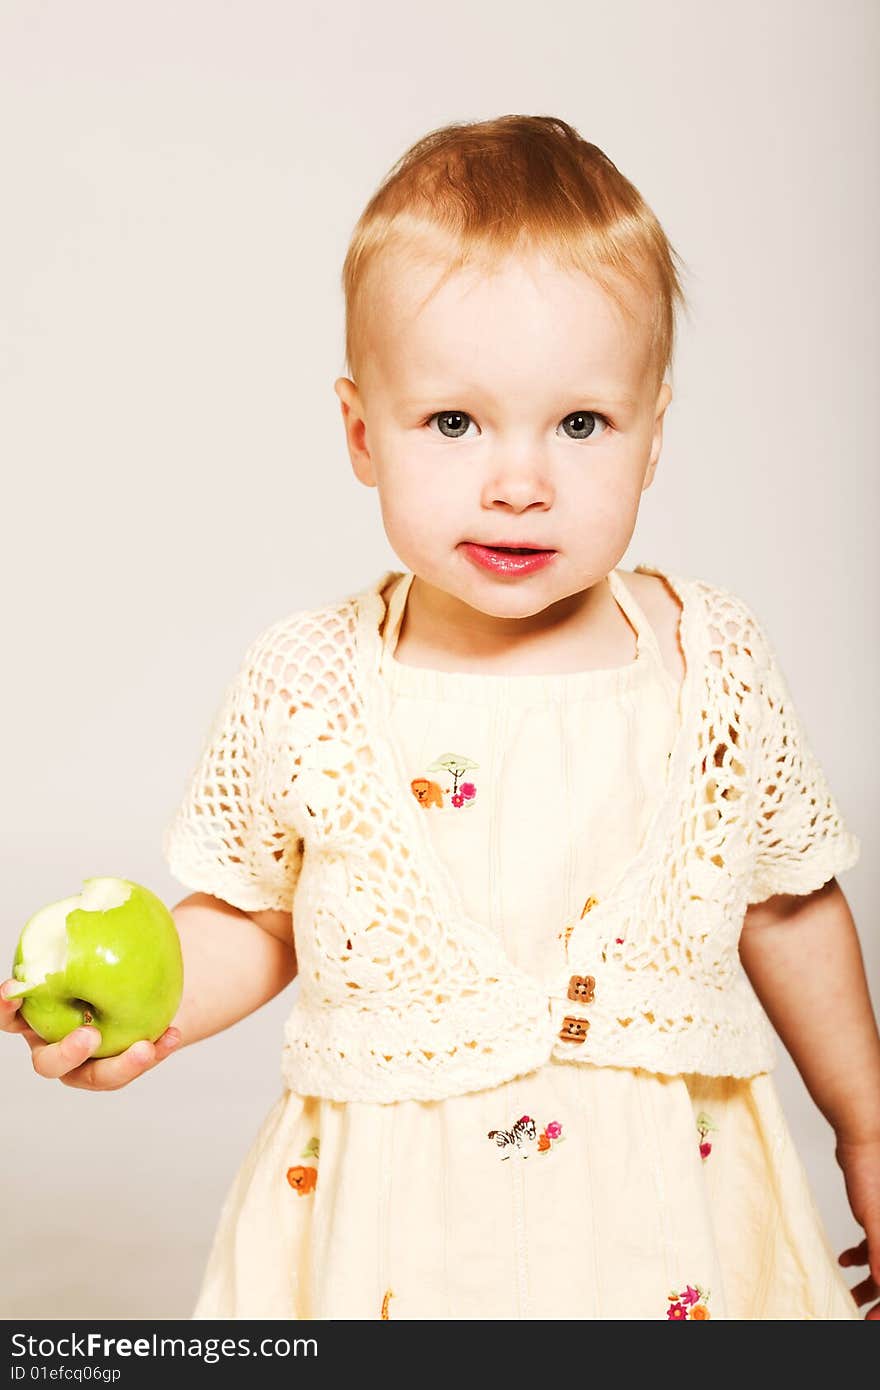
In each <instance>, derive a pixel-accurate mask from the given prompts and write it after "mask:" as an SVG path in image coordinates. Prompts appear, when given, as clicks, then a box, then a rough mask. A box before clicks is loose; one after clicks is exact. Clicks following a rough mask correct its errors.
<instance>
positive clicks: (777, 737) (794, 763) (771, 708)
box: [748, 625, 861, 903]
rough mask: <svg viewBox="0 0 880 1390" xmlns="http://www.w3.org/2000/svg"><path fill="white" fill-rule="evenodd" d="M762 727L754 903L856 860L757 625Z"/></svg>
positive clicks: (806, 886)
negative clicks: (759, 648)
mask: <svg viewBox="0 0 880 1390" xmlns="http://www.w3.org/2000/svg"><path fill="white" fill-rule="evenodd" d="M758 631H759V635H760V639H761V641H760V645H761V648H762V652H763V659H762V661H761V663H760V669H761V674H760V678H759V689H760V694H761V700H760V720H761V723H760V733H759V738H758V744H757V749H756V759H755V767H756V774H757V785H756V789H755V801H754V805H755V815H756V816H757V831H756V837H755V842H756V846H757V854H756V858H755V862H754V867H753V872H752V877H751V881H750V885H749V895H748V901H749V903H758V902H763V901H764V899H765V898H769V897H771V896H772V895H773V894H774V893H811V892H813V890H814V889H816V888H821V887H822V885H823V884H824V883H827V882H828V880H829V879H830V878H834V877H835V876H836V875H837V874H839V873H841V872H842V871H843V870H844V869H849V868H851V867H852V865H853V864H855V862H856V860H857V859H858V857H859V854H860V851H861V845H860V842H859V840H858V838H857V836H856V835H854V834H853V833H852V831H851V830H850V829H849V827H848V826H847V824H846V822H845V821H844V819H843V816H842V814H841V811H840V807H839V806H838V804H837V801H836V800H835V797H834V794H833V793H832V791H831V788H830V787H829V785H828V781H827V779H826V777H825V773H824V771H823V769H822V767H821V765H820V763H819V760H818V758H817V757H816V754H815V753H814V751H813V749H812V747H811V745H810V742H809V739H808V737H807V732H806V730H805V728H804V725H803V723H802V721H801V718H800V715H799V713H798V711H797V709H796V707H795V705H794V702H793V700H792V697H791V693H790V691H789V688H788V684H787V682H786V679H785V675H784V673H783V671H782V668H781V666H780V664H779V660H778V658H777V656H776V652H775V650H774V648H773V646H772V644H771V643H770V641H769V639H768V638H767V635H766V633H765V632H764V631H763V630H762V629H761V628H760V625H759V628H758Z"/></svg>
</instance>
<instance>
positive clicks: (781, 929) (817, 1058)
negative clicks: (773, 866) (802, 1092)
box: [739, 878, 880, 1142]
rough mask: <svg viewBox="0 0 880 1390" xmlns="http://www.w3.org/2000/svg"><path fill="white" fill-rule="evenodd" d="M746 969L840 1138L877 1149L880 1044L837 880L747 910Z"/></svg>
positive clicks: (742, 943)
mask: <svg viewBox="0 0 880 1390" xmlns="http://www.w3.org/2000/svg"><path fill="white" fill-rule="evenodd" d="M739 954H740V960H741V961H742V964H743V968H744V970H745V972H746V974H747V975H748V977H749V979H750V981H751V983H752V987H753V988H754V990H755V993H756V994H757V995H758V998H759V999H760V1001H761V1003H762V1005H763V1006H764V1009H765V1010H766V1013H767V1015H768V1017H769V1019H770V1022H771V1023H772V1024H773V1027H774V1028H775V1029H776V1031H777V1033H778V1034H779V1036H780V1038H781V1039H782V1041H783V1043H784V1044H785V1047H786V1048H787V1050H788V1052H789V1053H790V1054H791V1057H792V1060H793V1061H794V1064H795V1066H796V1067H797V1069H798V1071H799V1072H800V1074H801V1076H802V1077H803V1079H804V1084H805V1085H806V1087H807V1090H808V1091H809V1093H810V1095H811V1096H812V1098H813V1100H814V1101H815V1102H816V1104H817V1105H818V1107H819V1109H820V1110H821V1111H822V1114H823V1115H824V1116H825V1118H826V1120H827V1121H828V1123H829V1124H830V1125H831V1127H832V1128H833V1129H834V1132H835V1134H836V1135H837V1136H838V1138H839V1139H843V1140H845V1141H849V1142H858V1141H860V1140H863V1139H877V1140H880V1035H878V1032H877V1024H876V1020H875V1018H874V1014H873V1010H872V1008H871V999H870V995H869V993H868V982H867V980H866V978H865V970H864V965H863V963H862V953H861V948H860V946H859V938H858V934H857V932H856V927H855V923H854V921H853V918H852V913H851V912H850V909H849V904H848V903H847V900H846V898H845V897H844V894H843V890H842V889H841V888H840V885H839V884H838V882H837V880H836V879H834V878H832V879H830V880H829V881H828V883H826V884H825V885H824V887H822V888H819V889H817V890H816V892H814V893H808V894H806V895H805V896H803V897H800V896H795V895H794V894H787V893H779V894H777V895H776V896H775V897H772V898H767V899H766V901H765V902H762V903H755V904H753V905H752V906H751V907H750V908H749V909H748V911H747V913H746V917H745V922H744V923H743V929H742V933H741V935H740V944H739Z"/></svg>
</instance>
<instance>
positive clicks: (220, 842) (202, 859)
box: [162, 629, 303, 912]
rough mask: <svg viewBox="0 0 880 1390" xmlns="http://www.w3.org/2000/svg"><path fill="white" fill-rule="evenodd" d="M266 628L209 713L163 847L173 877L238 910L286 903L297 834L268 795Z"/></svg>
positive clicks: (299, 845) (271, 693) (294, 873)
mask: <svg viewBox="0 0 880 1390" xmlns="http://www.w3.org/2000/svg"><path fill="white" fill-rule="evenodd" d="M272 635H273V634H272V629H267V631H266V632H264V633H262V634H261V635H260V636H259V637H258V638H257V639H256V641H255V642H253V643H252V644H251V646H250V648H249V649H248V651H247V653H246V655H245V657H244V660H243V661H242V663H241V666H240V667H239V670H238V671H237V673H236V675H235V676H234V678H233V679H232V681H231V682H230V683H229V685H228V686H227V688H226V691H225V694H224V695H223V698H222V700H221V702H220V705H219V707H218V709H217V711H216V713H215V715H214V720H213V723H212V725H211V728H210V730H209V732H208V735H207V738H206V739H205V741H204V743H203V745H202V749H201V752H200V755H199V759H198V762H197V763H196V766H195V768H194V769H193V770H192V772H191V773H190V775H189V778H188V779H187V782H186V784H185V791H184V795H183V799H182V801H181V802H180V804H179V805H178V807H177V810H176V811H175V813H174V815H173V817H172V819H171V820H170V822H169V823H168V824H167V826H166V828H165V831H164V834H163V838H162V848H163V854H164V857H165V860H166V862H167V864H168V866H169V868H170V870H171V872H172V874H173V875H174V877H175V878H176V879H178V880H179V881H180V882H181V883H182V884H184V885H185V886H186V887H188V888H191V889H193V890H194V891H196V892H202V893H210V894H211V895H212V896H214V897H217V898H222V899H223V900H224V901H225V902H228V903H231V904H232V906H233V907H238V908H240V909H241V910H242V911H243V912H257V911H261V910H263V909H266V908H276V909H281V910H284V911H288V912H289V911H292V903H293V894H294V889H295V887H296V881H297V878H298V875H299V871H300V868H301V866H302V855H303V841H302V839H301V838H300V837H299V836H298V835H297V834H296V833H295V832H294V831H293V830H292V829H291V827H290V826H285V825H282V824H280V823H279V820H278V819H277V817H276V815H275V813H274V812H273V810H272V806H271V804H270V799H269V798H268V797H267V785H268V777H267V772H268V767H269V760H270V758H271V756H272V746H271V737H270V732H269V731H270V729H271V723H272V716H273V715H274V714H275V713H276V711H275V709H274V706H273V698H274V697H275V687H274V682H273V655H272Z"/></svg>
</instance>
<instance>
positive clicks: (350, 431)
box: [333, 376, 376, 487]
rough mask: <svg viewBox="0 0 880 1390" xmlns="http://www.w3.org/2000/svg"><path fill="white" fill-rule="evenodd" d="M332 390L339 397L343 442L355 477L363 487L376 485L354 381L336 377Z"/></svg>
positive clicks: (363, 415) (361, 403)
mask: <svg viewBox="0 0 880 1390" xmlns="http://www.w3.org/2000/svg"><path fill="white" fill-rule="evenodd" d="M333 390H334V391H335V392H336V394H337V396H338V397H339V403H340V406H341V408H342V423H343V425H344V426H345V442H346V444H347V445H348V456H349V458H350V459H351V466H352V468H353V469H354V472H355V477H356V478H358V479H359V480H360V481H361V482H362V483H363V484H364V486H365V487H375V486H376V474H375V470H374V468H373V460H372V458H371V456H370V451H369V448H368V446H367V420H366V415H365V413H364V405H363V401H362V399H361V394H360V392H359V391H358V388H357V387H356V386H355V384H354V382H353V381H351V380H349V378H348V377H346V376H341V377H338V378H337V380H336V381H335V382H334V383H333Z"/></svg>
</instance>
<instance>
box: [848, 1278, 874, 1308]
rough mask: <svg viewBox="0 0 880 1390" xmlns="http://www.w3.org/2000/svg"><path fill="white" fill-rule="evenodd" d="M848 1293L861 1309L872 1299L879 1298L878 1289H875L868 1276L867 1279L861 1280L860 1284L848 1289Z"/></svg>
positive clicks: (872, 1281)
mask: <svg viewBox="0 0 880 1390" xmlns="http://www.w3.org/2000/svg"><path fill="white" fill-rule="evenodd" d="M850 1293H851V1294H852V1296H853V1298H854V1299H855V1301H856V1303H857V1304H858V1306H859V1307H860V1308H861V1307H862V1306H863V1305H864V1304H865V1303H870V1302H871V1300H872V1299H874V1298H877V1297H878V1296H880V1289H878V1288H877V1285H876V1284H875V1283H874V1280H873V1279H872V1278H871V1277H870V1275H869V1276H868V1278H867V1279H863V1280H862V1282H861V1283H860V1284H856V1285H854V1287H853V1288H851V1289H850Z"/></svg>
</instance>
